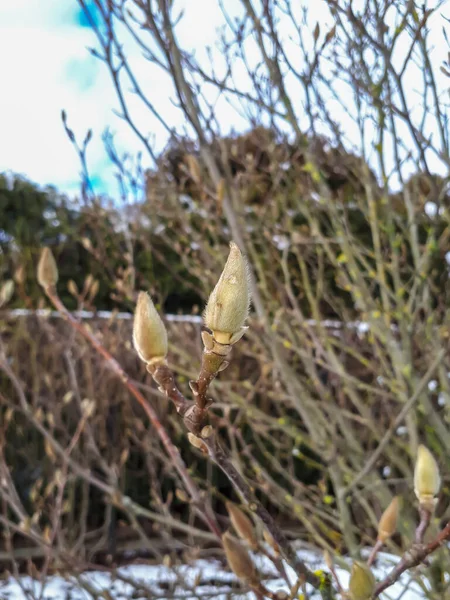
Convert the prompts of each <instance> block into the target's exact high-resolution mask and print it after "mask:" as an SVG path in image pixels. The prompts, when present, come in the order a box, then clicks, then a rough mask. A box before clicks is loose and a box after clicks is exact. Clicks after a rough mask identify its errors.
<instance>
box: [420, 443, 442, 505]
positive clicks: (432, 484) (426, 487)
mask: <svg viewBox="0 0 450 600" xmlns="http://www.w3.org/2000/svg"><path fill="white" fill-rule="evenodd" d="M440 487H441V477H440V475H439V467H438V465H437V462H436V460H435V458H434V456H433V455H432V454H431V452H430V451H429V450H428V448H427V447H426V446H422V445H420V446H419V448H418V450H417V460H416V467H415V470H414V492H415V494H416V496H417V498H418V499H419V502H420V504H421V505H424V506H426V507H427V508H431V507H432V506H434V497H435V496H436V495H437V494H438V492H439V488H440Z"/></svg>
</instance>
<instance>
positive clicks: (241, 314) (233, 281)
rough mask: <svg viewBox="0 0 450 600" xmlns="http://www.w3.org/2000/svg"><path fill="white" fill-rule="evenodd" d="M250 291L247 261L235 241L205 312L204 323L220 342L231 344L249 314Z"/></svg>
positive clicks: (231, 245)
mask: <svg viewBox="0 0 450 600" xmlns="http://www.w3.org/2000/svg"><path fill="white" fill-rule="evenodd" d="M249 306H250V291H249V278H248V269H247V263H246V261H245V259H244V257H243V256H242V253H241V251H240V250H239V248H238V247H237V246H236V244H234V243H233V242H232V243H231V244H230V254H229V255H228V260H227V262H226V264H225V268H224V270H223V271H222V274H221V276H220V278H219V281H218V282H217V284H216V287H215V288H214V290H213V291H212V293H211V295H210V297H209V300H208V303H207V305H206V308H205V312H204V315H203V318H204V321H205V325H206V326H207V327H208V328H209V329H211V330H212V332H213V334H214V338H215V339H216V341H218V342H219V343H224V344H228V343H230V340H231V339H232V337H233V335H236V334H238V333H239V332H240V331H241V329H242V327H243V325H244V323H245V319H246V318H247V316H248V311H249Z"/></svg>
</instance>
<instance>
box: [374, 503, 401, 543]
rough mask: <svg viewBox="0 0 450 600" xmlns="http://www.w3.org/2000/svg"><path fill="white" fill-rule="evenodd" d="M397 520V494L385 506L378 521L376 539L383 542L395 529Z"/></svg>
mask: <svg viewBox="0 0 450 600" xmlns="http://www.w3.org/2000/svg"><path fill="white" fill-rule="evenodd" d="M397 521H398V496H395V498H393V499H392V501H391V503H390V504H389V506H388V507H387V508H386V510H385V511H384V513H383V514H382V515H381V519H380V521H379V523H378V539H379V540H380V542H383V544H384V543H385V542H386V540H388V539H389V538H390V537H391V536H392V535H394V533H395V531H396V529H397Z"/></svg>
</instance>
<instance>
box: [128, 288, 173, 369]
mask: <svg viewBox="0 0 450 600" xmlns="http://www.w3.org/2000/svg"><path fill="white" fill-rule="evenodd" d="M133 343H134V347H135V349H136V352H137V353H138V354H139V357H140V359H141V360H143V361H144V362H146V363H150V362H155V360H158V359H161V360H162V359H163V358H164V357H165V356H166V354H167V331H166V328H165V326H164V323H163V322H162V320H161V317H160V316H159V314H158V313H157V311H156V308H155V305H154V304H153V302H152V299H151V298H150V296H149V295H148V294H147V293H145V292H140V293H139V296H138V301H137V304H136V311H135V313H134V326H133Z"/></svg>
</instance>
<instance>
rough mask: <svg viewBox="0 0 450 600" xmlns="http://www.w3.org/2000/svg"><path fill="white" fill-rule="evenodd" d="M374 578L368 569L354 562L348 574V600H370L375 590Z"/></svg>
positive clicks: (364, 565) (362, 564)
mask: <svg viewBox="0 0 450 600" xmlns="http://www.w3.org/2000/svg"><path fill="white" fill-rule="evenodd" d="M375 585H376V581H375V577H374V576H373V573H372V571H371V570H370V569H369V567H368V566H367V565H366V564H364V563H361V562H354V563H353V566H352V571H351V574H350V583H349V588H348V591H349V597H350V600H370V598H371V597H372V594H373V592H374V590H375Z"/></svg>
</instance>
